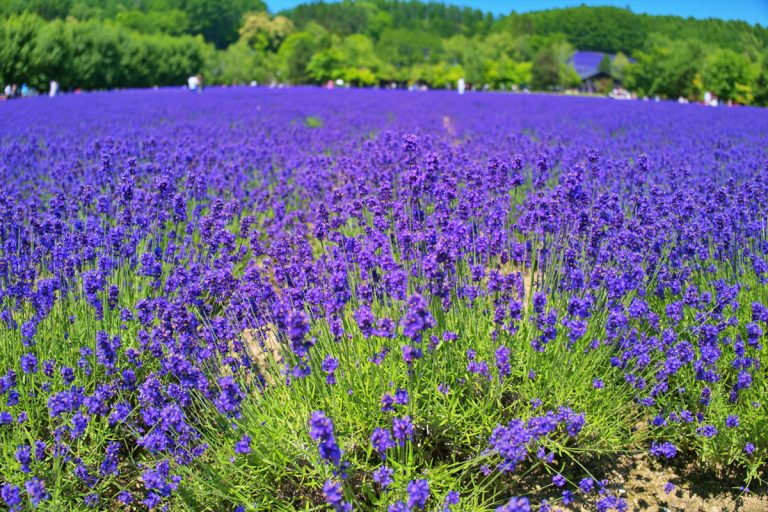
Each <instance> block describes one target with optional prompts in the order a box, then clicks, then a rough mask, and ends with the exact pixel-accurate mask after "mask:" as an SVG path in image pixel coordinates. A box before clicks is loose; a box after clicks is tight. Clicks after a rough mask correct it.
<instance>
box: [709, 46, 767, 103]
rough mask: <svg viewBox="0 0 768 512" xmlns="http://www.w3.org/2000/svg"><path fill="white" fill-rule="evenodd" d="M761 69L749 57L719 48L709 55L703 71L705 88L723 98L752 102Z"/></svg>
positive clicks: (739, 101)
mask: <svg viewBox="0 0 768 512" xmlns="http://www.w3.org/2000/svg"><path fill="white" fill-rule="evenodd" d="M758 76H759V71H758V69H757V67H756V66H755V65H753V64H752V63H751V62H750V61H749V59H748V58H747V57H746V56H744V55H742V54H739V53H736V52H734V51H732V50H718V51H716V52H715V53H713V54H711V55H709V56H708V57H707V59H706V61H705V63H704V67H703V69H702V71H701V79H702V83H703V85H704V88H705V89H707V90H710V91H712V92H713V93H715V94H716V95H717V96H718V97H719V98H720V99H722V100H732V101H736V102H738V103H751V102H752V100H753V99H754V93H753V87H754V85H755V80H756V79H757V77H758Z"/></svg>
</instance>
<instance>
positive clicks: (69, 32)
mask: <svg viewBox="0 0 768 512" xmlns="http://www.w3.org/2000/svg"><path fill="white" fill-rule="evenodd" d="M267 9H268V5H267V4H265V3H264V2H263V1H262V0H0V83H11V82H13V83H18V84H20V83H28V84H29V85H31V86H33V87H37V88H39V89H44V88H45V87H46V86H47V83H48V81H49V80H52V79H55V80H57V81H59V82H60V83H61V85H62V87H63V88H64V89H73V88H83V89H100V88H113V87H143V86H153V85H160V86H163V85H178V84H181V83H183V81H184V80H185V78H186V77H187V76H188V75H189V74H191V73H197V72H202V73H204V75H205V79H206V82H207V83H247V82H250V81H251V80H257V81H259V82H262V83H264V82H271V81H280V82H286V83H294V84H298V83H315V84H320V83H325V82H326V81H327V80H335V79H339V78H341V79H343V80H345V81H346V82H348V83H351V84H353V85H357V86H376V85H384V84H389V83H392V82H397V83H400V84H405V83H424V84H427V85H429V86H430V87H447V86H450V85H452V84H454V83H455V81H456V80H457V79H458V78H459V77H464V78H465V79H466V80H467V81H468V82H469V83H471V84H474V85H476V86H485V85H486V84H487V87H489V88H491V89H508V88H511V87H529V88H533V89H541V90H551V89H562V88H568V87H576V86H578V85H579V84H580V78H579V76H578V74H576V72H575V70H574V69H573V67H572V66H571V65H570V60H571V56H572V55H573V52H574V51H575V50H590V51H599V52H606V53H611V54H617V57H616V58H615V59H614V60H613V62H612V63H609V65H607V66H605V69H604V71H605V72H606V73H608V74H610V75H611V76H612V77H613V78H614V79H616V80H620V81H621V82H622V83H623V84H625V86H626V87H627V88H629V89H630V90H634V91H637V92H638V93H639V94H641V95H651V96H652V95H660V96H663V97H670V98H676V97H678V96H684V97H688V98H690V99H699V98H700V97H701V95H702V94H703V92H704V91H706V90H708V91H712V92H713V93H715V94H716V95H717V96H719V97H720V98H721V99H723V100H732V101H734V102H737V103H744V104H760V105H765V104H767V103H768V29H766V28H764V27H761V26H759V25H750V24H748V23H745V22H739V21H722V20H715V19H709V20H696V19H691V18H688V19H684V18H680V17H675V16H650V15H644V14H635V13H633V12H631V11H629V10H627V9H619V8H613V7H586V6H582V7H575V8H568V9H553V10H548V11H540V12H531V13H524V14H518V13H511V14H509V15H506V16H497V17H495V16H493V15H491V14H489V13H485V12H482V11H480V10H477V9H470V8H463V7H456V6H450V5H444V4H441V3H424V2H420V1H415V0H408V1H403V0H366V1H351V0H347V1H343V2H338V3H322V2H312V3H307V4H303V5H300V6H298V7H296V8H294V9H291V10H288V11H285V12H280V13H271V12H269V11H268V10H267Z"/></svg>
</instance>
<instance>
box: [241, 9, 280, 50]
mask: <svg viewBox="0 0 768 512" xmlns="http://www.w3.org/2000/svg"><path fill="white" fill-rule="evenodd" d="M293 31H294V26H293V22H292V21H291V20H289V19H288V18H286V17H285V16H276V17H274V18H272V17H270V15H269V14H267V13H266V12H252V13H248V14H247V15H246V16H245V19H244V21H243V25H242V26H241V27H240V30H239V31H238V32H239V34H240V41H244V42H245V43H246V44H247V45H248V46H250V47H251V48H255V49H257V50H261V51H272V52H276V51H277V50H278V48H280V45H281V44H282V43H283V41H285V38H286V37H288V36H289V35H291V33H292V32H293Z"/></svg>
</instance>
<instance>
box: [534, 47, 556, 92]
mask: <svg viewBox="0 0 768 512" xmlns="http://www.w3.org/2000/svg"><path fill="white" fill-rule="evenodd" d="M531 83H532V85H533V87H535V88H536V89H552V88H554V87H556V86H557V85H558V84H560V61H559V60H558V58H557V55H556V54H555V52H553V51H552V50H548V49H545V50H540V51H539V53H537V54H536V57H535V58H534V59H533V69H532V70H531Z"/></svg>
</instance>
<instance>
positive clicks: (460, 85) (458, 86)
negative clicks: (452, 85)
mask: <svg viewBox="0 0 768 512" xmlns="http://www.w3.org/2000/svg"><path fill="white" fill-rule="evenodd" d="M466 87H467V84H466V83H465V82H464V78H463V77H462V78H459V81H458V82H457V83H456V89H457V90H458V91H459V94H464V89H466Z"/></svg>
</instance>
